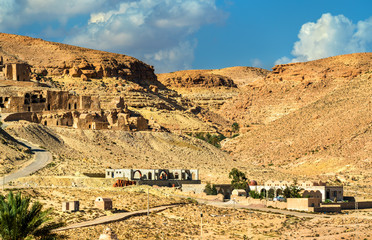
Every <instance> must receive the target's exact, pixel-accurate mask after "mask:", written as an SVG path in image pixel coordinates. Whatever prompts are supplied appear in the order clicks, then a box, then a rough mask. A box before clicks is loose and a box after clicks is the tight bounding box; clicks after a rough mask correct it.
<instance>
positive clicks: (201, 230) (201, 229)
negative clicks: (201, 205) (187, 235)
mask: <svg viewBox="0 0 372 240" xmlns="http://www.w3.org/2000/svg"><path fill="white" fill-rule="evenodd" d="M202 239H203V211H201V212H200V240H202Z"/></svg>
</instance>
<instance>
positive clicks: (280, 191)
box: [276, 188, 283, 197]
mask: <svg viewBox="0 0 372 240" xmlns="http://www.w3.org/2000/svg"><path fill="white" fill-rule="evenodd" d="M280 195H283V190H282V189H280V188H279V189H277V190H276V197H277V196H280Z"/></svg>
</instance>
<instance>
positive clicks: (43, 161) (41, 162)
mask: <svg viewBox="0 0 372 240" xmlns="http://www.w3.org/2000/svg"><path fill="white" fill-rule="evenodd" d="M16 140H17V141H18V142H19V143H21V144H22V145H24V146H26V147H27V148H29V149H30V150H31V152H32V153H33V154H34V159H33V161H32V162H31V163H29V164H28V165H27V166H23V167H22V168H21V169H19V170H17V171H15V172H13V173H10V174H8V175H6V176H5V179H4V177H2V178H1V184H4V185H5V184H7V183H9V182H11V181H14V180H16V179H17V178H21V177H27V176H29V175H31V174H32V173H34V172H36V171H38V170H40V169H42V168H43V167H45V166H46V165H47V164H48V163H49V162H51V161H52V160H53V157H52V154H51V153H50V152H48V151H46V150H45V149H41V148H39V147H36V146H35V145H32V144H31V143H29V142H26V141H24V140H19V139H16Z"/></svg>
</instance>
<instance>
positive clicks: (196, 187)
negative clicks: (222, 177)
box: [182, 183, 207, 194]
mask: <svg viewBox="0 0 372 240" xmlns="http://www.w3.org/2000/svg"><path fill="white" fill-rule="evenodd" d="M206 185H207V184H205V183H203V184H182V192H193V193H196V194H200V193H203V192H204V189H205V186H206Z"/></svg>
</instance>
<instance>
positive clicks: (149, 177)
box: [147, 172, 152, 180]
mask: <svg viewBox="0 0 372 240" xmlns="http://www.w3.org/2000/svg"><path fill="white" fill-rule="evenodd" d="M147 178H148V179H149V180H152V173H151V172H149V173H148V174H147Z"/></svg>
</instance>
